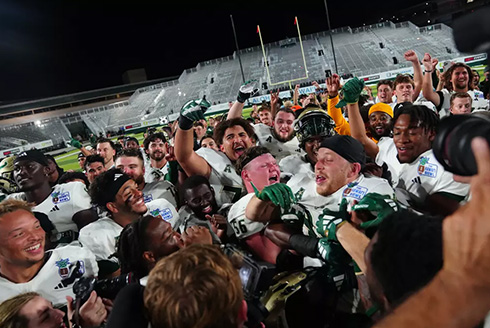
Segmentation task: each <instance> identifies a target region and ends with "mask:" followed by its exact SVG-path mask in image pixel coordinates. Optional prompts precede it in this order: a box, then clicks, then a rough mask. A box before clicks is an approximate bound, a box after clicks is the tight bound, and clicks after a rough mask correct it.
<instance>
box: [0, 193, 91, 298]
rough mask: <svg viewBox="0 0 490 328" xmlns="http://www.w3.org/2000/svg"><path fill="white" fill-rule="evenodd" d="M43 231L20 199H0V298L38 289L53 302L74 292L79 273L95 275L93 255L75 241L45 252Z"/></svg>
mask: <svg viewBox="0 0 490 328" xmlns="http://www.w3.org/2000/svg"><path fill="white" fill-rule="evenodd" d="M44 247H45V232H44V230H43V229H42V228H41V226H40V223H39V221H38V220H37V219H36V217H35V216H34V215H33V213H32V212H31V208H30V206H29V205H28V204H27V203H26V202H24V201H20V200H14V199H9V200H5V201H3V202H2V203H0V290H1V291H2V292H1V293H0V302H1V301H4V300H6V299H8V298H10V297H12V296H15V295H17V294H20V293H25V292H37V293H39V294H41V295H42V296H43V297H45V298H46V299H48V300H49V301H51V302H52V303H53V304H55V305H56V306H59V305H64V304H66V298H65V297H66V296H74V295H73V290H72V287H73V283H74V282H75V279H76V278H79V277H81V276H86V277H92V276H97V272H98V268H97V263H96V262H95V256H94V255H93V254H92V253H91V252H90V251H89V250H88V249H86V248H81V247H79V246H75V245H74V244H71V245H67V246H62V247H58V248H56V249H54V250H51V251H48V252H46V253H45V251H44Z"/></svg>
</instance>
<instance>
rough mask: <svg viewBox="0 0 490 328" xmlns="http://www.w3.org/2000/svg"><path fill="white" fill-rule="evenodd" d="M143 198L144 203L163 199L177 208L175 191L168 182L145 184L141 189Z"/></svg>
mask: <svg viewBox="0 0 490 328" xmlns="http://www.w3.org/2000/svg"><path fill="white" fill-rule="evenodd" d="M145 181H146V180H145ZM143 198H144V200H145V203H148V202H151V201H152V200H155V199H165V200H167V201H169V202H170V204H172V205H173V206H174V207H177V190H176V189H175V187H174V185H173V184H172V183H171V182H170V181H166V180H162V181H154V182H151V183H145V186H144V188H143Z"/></svg>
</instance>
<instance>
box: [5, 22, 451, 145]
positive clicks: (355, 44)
mask: <svg viewBox="0 0 490 328" xmlns="http://www.w3.org/2000/svg"><path fill="white" fill-rule="evenodd" d="M332 36H333V42H334V46H335V54H336V60H337V67H338V73H339V74H340V75H342V74H353V75H354V76H363V75H368V74H373V73H379V72H385V71H389V70H395V69H400V68H404V67H409V66H410V63H407V62H405V60H404V58H403V54H404V52H405V51H407V50H409V49H414V50H415V51H416V52H417V53H418V55H419V57H421V56H423V54H424V53H425V52H430V53H431V54H432V56H433V57H437V58H439V60H440V61H443V60H447V59H449V58H455V57H458V56H460V54H459V53H458V52H457V50H456V48H455V46H454V42H453V40H452V30H451V28H450V27H448V26H446V25H444V24H436V25H433V26H426V27H417V26H415V25H414V24H412V23H410V22H403V23H397V24H394V23H392V22H389V21H387V22H384V23H378V24H375V25H370V26H363V27H358V28H350V27H343V28H339V29H335V30H332ZM301 40H302V45H303V49H304V58H305V61H306V68H305V67H304V61H303V56H302V53H301V48H300V43H299V38H298V37H296V38H289V39H287V40H281V41H276V42H272V43H268V44H265V45H264V48H265V49H264V51H265V53H266V58H267V61H268V64H269V74H270V75H269V76H268V74H267V70H266V65H265V60H264V57H263V51H262V48H261V47H260V46H257V47H253V48H247V49H242V50H240V58H241V61H242V66H243V71H244V76H245V79H247V80H250V79H255V80H257V81H258V86H259V87H263V86H264V85H265V83H264V82H266V83H267V84H268V89H269V90H275V89H279V88H282V89H283V90H285V89H288V88H289V87H294V85H295V84H299V83H305V82H308V83H311V81H314V80H317V81H322V80H323V79H324V76H325V73H324V72H325V70H326V69H331V70H332V71H335V69H334V67H335V66H334V59H333V52H332V47H331V42H330V37H329V34H328V32H319V33H314V34H308V35H303V36H302V38H301ZM381 43H382V44H383V45H384V46H383V47H381V46H380V44H381ZM393 57H395V58H396V59H397V61H398V63H394V60H393ZM295 79H297V81H293V82H291V83H290V82H285V83H279V82H283V81H288V80H295ZM242 83H243V77H242V74H241V70H240V65H239V61H238V56H237V53H234V54H233V55H230V56H226V57H223V58H217V59H213V60H209V61H205V62H201V63H199V64H198V65H197V66H196V67H194V68H191V69H186V70H185V71H184V72H182V74H181V75H180V77H179V78H178V79H177V80H173V81H168V82H163V83H159V84H156V85H151V86H146V87H144V88H140V89H137V90H136V91H135V92H134V94H133V95H132V96H131V97H130V98H129V100H128V101H126V102H119V103H114V104H111V105H107V106H103V108H93V109H89V110H84V111H83V112H80V113H79V116H80V119H82V120H83V121H84V122H85V124H86V125H87V126H88V127H89V129H91V130H92V132H94V133H96V134H98V133H99V132H104V130H107V129H108V128H112V129H113V130H117V129H118V128H119V127H120V126H124V125H126V124H132V123H136V122H139V121H140V120H145V119H152V118H161V117H165V116H168V115H170V114H173V113H177V112H178V110H179V109H180V107H181V106H182V105H183V104H184V103H185V102H186V101H187V100H189V99H196V98H201V97H203V96H204V95H206V96H207V99H208V100H209V101H210V102H211V103H213V104H224V103H227V102H228V101H233V100H234V98H235V94H236V92H237V90H238V89H239V87H240V85H241V84H242ZM261 91H262V93H264V92H267V91H268V90H265V88H262V90H261ZM71 115H72V116H73V114H71ZM63 120H64V121H65V122H66V120H65V119H64V118H63ZM54 121H57V122H59V123H60V124H63V122H62V121H61V120H60V119H58V120H54V119H53V122H54ZM53 124H54V123H53ZM43 126H44V128H43V127H41V128H39V127H38V126H36V125H34V124H31V125H30V127H29V128H27V129H24V128H23V129H22V131H23V134H24V135H25V134H26V132H25V131H28V132H27V135H28V136H26V138H27V139H29V140H38V139H39V138H45V137H46V135H45V134H44V132H43V131H46V130H47V129H46V127H45V126H46V125H45V124H44V123H43ZM19 129H20V128H19V127H10V128H2V129H1V130H0V131H2V135H3V133H5V136H10V135H16V131H19ZM3 131H5V132H3ZM53 131H59V132H56V136H55V135H54V134H53V135H52V136H50V138H51V139H53V142H54V143H56V142H57V141H59V140H61V139H62V138H67V139H69V133H68V132H67V129H66V127H65V128H64V129H63V128H62V127H57V128H56V129H55V130H53ZM62 131H63V132H62ZM7 144H9V143H8V142H6V141H2V142H1V143H0V146H1V147H4V145H7Z"/></svg>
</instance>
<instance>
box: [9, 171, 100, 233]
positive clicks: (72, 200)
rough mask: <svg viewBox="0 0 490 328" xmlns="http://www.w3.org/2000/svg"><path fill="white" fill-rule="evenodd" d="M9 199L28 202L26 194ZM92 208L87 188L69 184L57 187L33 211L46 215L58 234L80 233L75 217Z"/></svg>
mask: <svg viewBox="0 0 490 328" xmlns="http://www.w3.org/2000/svg"><path fill="white" fill-rule="evenodd" d="M8 198H15V199H22V200H27V199H26V195H25V194H24V193H16V194H11V195H9V196H8ZM90 208H92V205H91V204H90V196H89V194H88V192H87V188H86V186H85V184H84V183H82V182H78V181H76V182H68V183H63V184H58V185H55V186H54V187H53V189H52V192H51V194H50V195H49V196H48V197H47V198H46V199H45V200H44V201H43V202H42V203H40V204H39V205H36V206H35V207H33V209H32V210H33V211H35V212H42V213H44V214H46V215H47V216H48V218H49V220H50V221H51V222H52V223H53V224H54V227H55V229H56V231H57V232H58V233H64V232H68V231H75V232H78V227H77V225H76V224H75V222H73V220H72V218H73V216H74V215H75V214H76V213H78V212H80V211H83V210H88V209H90Z"/></svg>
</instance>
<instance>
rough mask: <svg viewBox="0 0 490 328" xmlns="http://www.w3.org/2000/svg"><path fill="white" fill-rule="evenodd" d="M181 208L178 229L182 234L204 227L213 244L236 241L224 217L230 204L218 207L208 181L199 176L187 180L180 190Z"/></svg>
mask: <svg viewBox="0 0 490 328" xmlns="http://www.w3.org/2000/svg"><path fill="white" fill-rule="evenodd" d="M180 195H181V196H180V197H181V199H182V202H183V206H182V207H181V208H180V209H179V220H180V223H179V224H178V226H177V227H178V228H177V227H176V229H175V230H177V231H179V232H180V233H184V231H186V230H187V229H188V228H189V227H192V226H203V227H206V228H207V229H208V230H209V231H210V232H211V235H212V237H213V242H214V243H229V242H231V241H234V240H236V238H233V237H234V233H233V229H232V227H231V226H229V224H228V221H227V220H226V216H227V214H228V210H229V209H230V207H231V205H232V204H224V205H223V206H221V207H218V204H217V202H216V198H215V196H214V189H213V188H212V187H211V185H210V184H209V181H208V179H206V178H205V177H203V176H201V175H193V176H191V177H189V178H187V179H186V180H185V181H184V183H183V184H182V185H181V188H180Z"/></svg>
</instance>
